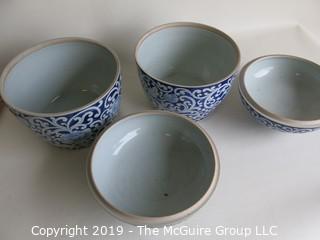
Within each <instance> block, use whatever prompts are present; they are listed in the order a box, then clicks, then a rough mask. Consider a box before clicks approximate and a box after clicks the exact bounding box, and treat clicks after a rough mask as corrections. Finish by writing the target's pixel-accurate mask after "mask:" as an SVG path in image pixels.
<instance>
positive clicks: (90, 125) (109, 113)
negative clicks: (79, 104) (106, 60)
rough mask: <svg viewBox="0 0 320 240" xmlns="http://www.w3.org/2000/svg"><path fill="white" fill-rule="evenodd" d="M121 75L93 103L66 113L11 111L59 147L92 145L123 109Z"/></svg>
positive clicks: (74, 147) (73, 147)
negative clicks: (106, 92)
mask: <svg viewBox="0 0 320 240" xmlns="http://www.w3.org/2000/svg"><path fill="white" fill-rule="evenodd" d="M120 95H121V76H119V79H118V80H117V81H116V82H115V84H114V86H113V87H112V89H111V90H110V91H109V92H108V94H107V95H106V96H104V97H103V98H102V99H101V100H99V101H98V102H96V103H94V104H92V105H91V106H89V107H87V108H85V109H83V110H80V111H77V112H74V113H70V114H66V115H61V116H56V117H55V116H54V117H35V116H31V115H27V114H23V113H20V112H18V111H15V110H14V109H10V111H11V112H12V113H13V114H14V115H16V117H18V119H19V120H21V121H22V122H23V123H24V124H25V125H26V126H28V127H29V128H31V129H32V130H33V131H34V132H35V133H36V134H38V135H40V136H42V137H43V138H44V139H45V140H46V141H48V142H50V143H52V144H54V145H56V146H58V147H65V148H71V149H78V148H83V147H87V146H89V145H90V144H91V143H92V142H93V140H94V139H95V137H96V136H97V135H98V134H99V132H100V131H101V130H102V129H103V128H104V127H105V126H107V125H108V124H110V123H111V121H112V120H113V118H114V117H115V116H116V115H117V113H118V112H119V108H120Z"/></svg>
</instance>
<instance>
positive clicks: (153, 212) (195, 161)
mask: <svg viewBox="0 0 320 240" xmlns="http://www.w3.org/2000/svg"><path fill="white" fill-rule="evenodd" d="M219 171H220V168H219V157H218V153H217V150H216V147H215V145H214V143H213V142H212V140H211V138H210V136H209V135H208V134H207V133H206V132H205V130H203V129H202V128H201V127H200V126H198V124H197V123H195V122H194V121H192V120H191V119H189V118H187V117H184V116H181V115H178V114H176V113H171V112H168V111H148V112H144V113H138V114H134V115H131V116H128V117H125V118H123V119H122V120H120V121H118V122H116V123H114V124H112V125H111V126H110V127H108V128H107V129H106V130H105V131H104V132H103V133H102V134H101V135H100V136H99V138H98V139H97V141H96V143H95V146H94V148H93V150H92V153H91V155H90V158H89V161H88V168H87V176H88V180H89V186H90V188H91V189H92V190H93V193H94V195H95V197H96V198H97V200H98V201H99V202H100V203H101V204H102V205H103V206H104V207H105V208H106V209H107V210H108V211H109V212H110V213H111V214H113V215H114V216H115V217H117V218H119V219H120V220H122V221H125V222H127V223H130V224H134V225H149V226H157V227H160V226H163V225H167V224H173V223H177V222H180V221H181V220H183V219H184V218H186V217H188V216H190V215H191V214H193V213H194V212H196V211H197V210H198V209H199V208H200V207H201V206H203V205H204V204H205V203H206V202H207V201H208V199H209V198H210V196H211V194H212V193H213V191H214V189H215V187H216V185H217V182H218V178H219Z"/></svg>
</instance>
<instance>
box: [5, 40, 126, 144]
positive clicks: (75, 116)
mask: <svg viewBox="0 0 320 240" xmlns="http://www.w3.org/2000/svg"><path fill="white" fill-rule="evenodd" d="M120 89H121V76H120V64H119V60H118V57H117V56H116V54H115V53H114V52H112V51H111V50H110V49H108V48H106V47H104V46H102V45H100V44H99V43H97V42H94V41H92V40H88V39H82V38H62V39H55V40H49V41H47V42H44V43H41V44H39V45H37V46H35V47H33V48H31V49H28V50H26V51H25V52H23V53H21V54H20V55H18V56H17V57H16V58H14V59H13V60H12V61H11V62H10V63H9V64H8V65H7V67H6V68H5V69H4V71H3V73H2V76H1V95H2V98H3V100H4V102H5V103H6V105H7V106H8V108H9V109H10V111H11V112H12V113H13V114H14V115H16V116H17V117H18V118H19V119H20V120H21V121H22V122H23V123H24V124H25V125H27V126H28V127H29V128H31V129H32V130H33V131H34V132H35V133H37V134H38V135H41V136H42V137H43V138H44V139H45V140H47V141H48V142H50V143H52V144H54V145H56V146H59V147H66V148H71V149H74V148H81V147H87V146H88V145H89V144H90V143H91V142H92V141H93V140H94V138H95V136H96V135H97V134H98V133H99V132H100V131H101V130H102V129H103V128H104V127H105V126H106V125H108V124H109V123H110V122H111V121H112V119H113V118H114V117H115V116H116V115H117V113H118V111H119V104H120Z"/></svg>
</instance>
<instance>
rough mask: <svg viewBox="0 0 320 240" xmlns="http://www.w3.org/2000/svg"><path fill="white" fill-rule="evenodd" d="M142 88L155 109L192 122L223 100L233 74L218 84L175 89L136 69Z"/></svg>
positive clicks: (206, 113) (201, 117)
mask: <svg viewBox="0 0 320 240" xmlns="http://www.w3.org/2000/svg"><path fill="white" fill-rule="evenodd" d="M138 71H139V76H140V80H141V83H142V86H143V88H144V90H145V92H146V94H147V96H148V97H149V99H150V100H151V101H152V103H153V104H154V106H155V107H157V108H159V109H161V110H168V111H172V112H177V113H179V114H183V115H185V116H187V117H190V118H192V119H193V120H196V121H198V120H201V119H203V118H205V117H207V116H208V114H209V113H210V112H211V111H212V110H214V109H215V108H216V107H217V106H218V105H219V104H220V103H221V102H222V101H223V99H224V98H225V96H226V95H227V94H228V92H229V91H230V88H231V84H232V82H233V80H234V79H235V74H234V75H232V76H231V77H229V78H227V79H225V80H224V81H222V82H219V83H213V84H212V85H210V86H206V87H199V88H187V87H176V86H172V85H169V84H165V83H162V82H159V81H158V80H156V79H153V78H151V77H150V76H149V75H147V74H146V73H145V72H144V71H142V70H141V69H140V68H138Z"/></svg>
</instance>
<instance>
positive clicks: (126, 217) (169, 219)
mask: <svg viewBox="0 0 320 240" xmlns="http://www.w3.org/2000/svg"><path fill="white" fill-rule="evenodd" d="M150 115H166V116H171V117H176V118H180V119H182V120H185V121H187V122H189V123H191V124H192V125H193V126H194V127H195V128H196V129H198V130H199V131H200V132H201V133H202V134H203V135H204V136H205V138H206V139H207V141H208V142H209V144H210V146H211V151H212V152H211V153H212V156H214V159H212V161H213V163H214V170H213V174H212V179H211V183H210V185H209V187H208V189H207V190H206V192H205V193H204V194H203V195H202V196H201V198H200V199H198V200H197V201H196V202H195V203H194V204H193V205H191V206H190V207H188V208H186V209H184V210H182V211H180V212H177V213H174V214H171V215H165V216H157V217H147V216H141V215H136V214H132V213H128V212H125V211H123V210H120V209H119V208H117V207H115V206H114V205H113V204H111V203H110V202H109V201H108V200H107V199H105V198H104V197H103V195H102V194H101V192H100V191H99V189H98V187H97V185H96V183H95V181H94V178H93V172H92V161H93V154H94V151H95V149H96V145H97V144H98V142H99V140H100V139H101V137H102V136H103V135H104V134H106V133H107V132H108V130H109V129H111V128H113V127H115V126H117V125H119V124H121V123H122V122H124V121H127V120H130V119H132V118H136V117H139V116H150ZM86 172H87V180H88V185H89V187H90V189H91V191H92V192H93V195H94V196H95V198H96V200H97V201H98V202H99V203H100V204H101V205H102V206H103V207H104V208H105V209H106V210H107V211H108V212H109V213H111V214H112V215H113V216H115V217H117V218H119V219H120V220H122V221H124V222H127V223H130V224H134V225H139V224H147V225H162V224H167V223H173V222H177V221H179V220H181V219H183V218H185V217H187V216H189V215H191V214H193V213H194V212H196V211H197V210H198V209H200V208H201V207H202V206H203V205H204V204H205V203H206V202H207V201H208V200H209V198H210V196H211V195H212V193H213V192H214V190H215V188H216V186H217V183H218V180H219V176H220V160H219V155H218V151H217V148H216V146H215V144H214V142H213V140H212V139H211V137H210V136H209V134H208V133H207V132H206V131H205V130H204V129H203V128H202V127H201V126H200V125H198V124H197V123H196V122H194V121H192V120H191V119H189V118H187V117H185V116H182V115H179V114H177V113H174V112H169V111H165V110H147V111H142V112H138V113H133V114H129V115H127V116H124V117H123V118H121V119H120V120H119V121H116V122H114V123H112V124H111V125H109V126H108V127H107V128H106V129H104V130H103V131H102V132H101V133H100V134H99V136H98V137H97V138H96V139H95V141H94V144H93V145H92V147H91V150H90V153H89V157H88V161H87V170H86Z"/></svg>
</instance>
